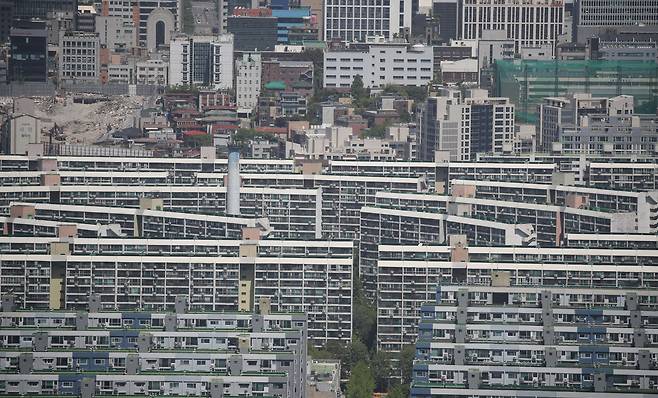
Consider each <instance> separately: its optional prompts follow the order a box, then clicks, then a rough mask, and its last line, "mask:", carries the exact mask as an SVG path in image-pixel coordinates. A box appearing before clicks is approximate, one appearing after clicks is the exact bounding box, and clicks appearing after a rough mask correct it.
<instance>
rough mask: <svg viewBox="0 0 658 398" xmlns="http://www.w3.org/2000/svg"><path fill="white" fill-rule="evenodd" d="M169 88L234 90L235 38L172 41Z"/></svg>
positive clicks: (182, 36) (210, 37) (200, 37)
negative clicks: (171, 86) (172, 86)
mask: <svg viewBox="0 0 658 398" xmlns="http://www.w3.org/2000/svg"><path fill="white" fill-rule="evenodd" d="M169 84H170V85H174V86H175V85H184V86H192V85H194V86H203V87H212V88H214V89H220V88H231V87H233V35H230V34H229V35H221V36H186V35H179V36H176V37H174V38H172V40H171V43H170V55H169Z"/></svg>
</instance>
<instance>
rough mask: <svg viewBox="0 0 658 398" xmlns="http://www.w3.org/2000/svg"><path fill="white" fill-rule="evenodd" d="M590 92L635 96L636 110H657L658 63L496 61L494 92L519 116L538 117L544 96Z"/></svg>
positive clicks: (522, 118) (529, 119)
mask: <svg viewBox="0 0 658 398" xmlns="http://www.w3.org/2000/svg"><path fill="white" fill-rule="evenodd" d="M573 93H591V94H592V96H593V97H607V98H609V97H614V96H616V95H622V94H623V95H632V96H633V97H634V99H635V112H636V113H652V114H653V113H655V112H656V106H657V103H656V100H657V98H658V64H656V63H655V62H642V61H522V60H513V61H497V62H496V64H495V95H496V96H500V97H509V98H510V100H511V101H512V102H513V103H514V104H515V105H516V116H517V119H518V120H520V121H523V122H526V123H534V122H535V121H536V120H537V113H538V112H537V106H538V105H539V104H541V103H542V102H543V99H544V98H545V97H562V96H566V95H568V94H573Z"/></svg>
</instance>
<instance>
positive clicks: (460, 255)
mask: <svg viewBox="0 0 658 398" xmlns="http://www.w3.org/2000/svg"><path fill="white" fill-rule="evenodd" d="M599 236H605V235H599ZM617 236H619V235H617ZM574 238H575V239H578V238H576V237H574ZM579 239H580V240H579V242H583V241H584V239H585V237H583V236H581V237H580V238H579ZM657 262H658V257H656V251H655V250H653V249H650V248H647V249H637V248H626V249H622V248H610V247H599V248H593V249H586V248H582V247H574V248H518V247H474V246H470V245H468V244H465V243H464V238H463V237H459V236H453V237H451V240H450V244H449V245H425V246H418V245H380V246H379V261H378V272H377V289H378V292H379V296H378V310H377V330H378V332H377V340H378V346H379V347H380V349H383V350H387V351H399V350H401V349H402V348H403V347H404V346H405V345H407V344H414V343H415V341H416V337H417V336H418V337H419V344H420V341H422V337H423V333H424V331H425V329H424V328H423V327H424V326H427V325H424V324H423V320H424V315H425V307H424V305H425V304H427V303H431V302H434V301H435V299H436V298H437V297H444V296H443V290H442V291H441V293H440V294H439V293H437V286H438V287H441V288H443V287H444V286H459V287H462V288H467V286H468V289H469V290H470V289H471V287H474V289H480V290H477V291H485V292H486V291H492V290H493V289H495V287H496V286H498V288H499V289H500V291H501V292H505V291H508V290H511V289H518V290H519V291H522V290H525V291H528V292H529V291H533V289H534V291H539V290H540V288H539V287H538V286H541V287H543V288H545V289H551V290H553V289H556V290H560V291H563V292H565V293H569V292H570V290H569V289H574V290H576V291H577V290H578V289H582V291H583V294H590V295H594V294H596V292H598V290H599V289H601V290H605V289H610V290H617V291H618V292H620V293H623V292H624V290H625V289H628V290H634V289H651V288H653V287H654V286H655V283H656V281H655V279H654V276H653V275H654V272H653V270H654V269H653V266H655V264H656V263H657ZM644 267H646V269H645V270H644V271H643V269H644ZM501 283H505V284H506V285H505V286H506V287H501ZM487 289H489V290H487ZM505 289H508V290H505ZM588 289H589V291H588ZM573 294H574V295H578V294H579V293H573ZM602 294H603V293H602ZM522 297H523V296H522ZM606 299H607V298H606ZM522 300H523V298H521V299H519V298H517V299H516V300H514V301H508V302H506V303H507V304H508V305H509V306H512V309H511V311H514V312H519V311H520V309H519V308H514V306H513V305H514V304H519V303H520V302H523V301H522ZM583 300H584V301H585V302H587V299H583ZM596 300H602V299H601V298H597V299H596ZM561 305H563V306H566V305H564V304H561ZM592 305H595V304H594V303H592ZM571 311H573V310H571ZM523 312H526V310H523ZM469 316H470V314H469ZM491 316H493V315H491ZM447 319H454V318H447ZM487 319H491V318H487ZM494 319H495V318H494ZM439 320H440V319H437V321H439ZM475 321H476V320H474V322H475ZM503 322H504V321H503ZM483 330H484V329H483ZM446 337H447V336H446ZM502 338H503V337H501V339H502ZM473 340H474V341H473V342H474V343H475V342H476V341H475V340H477V338H476V337H474V338H473ZM481 343H486V341H481ZM509 343H510V344H515V343H517V342H516V341H515V340H510V342H509ZM451 344H454V341H453V343H451ZM451 358H452V356H451ZM419 359H420V358H419Z"/></svg>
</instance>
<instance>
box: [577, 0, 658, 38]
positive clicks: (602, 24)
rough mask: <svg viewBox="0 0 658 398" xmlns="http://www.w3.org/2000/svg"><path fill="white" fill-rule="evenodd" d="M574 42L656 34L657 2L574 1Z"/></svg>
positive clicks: (657, 21) (649, 0) (645, 0)
mask: <svg viewBox="0 0 658 398" xmlns="http://www.w3.org/2000/svg"><path fill="white" fill-rule="evenodd" d="M574 25H575V26H574V31H575V39H577V40H578V42H580V43H585V42H586V41H587V39H588V38H590V37H593V36H598V35H601V34H607V31H612V32H615V34H621V33H630V34H633V33H639V34H644V33H648V34H650V35H652V36H653V37H654V38H655V37H656V34H657V33H658V1H656V0H638V1H628V2H619V1H615V0H598V1H594V0H574Z"/></svg>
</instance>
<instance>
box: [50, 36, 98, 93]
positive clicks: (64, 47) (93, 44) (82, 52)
mask: <svg viewBox="0 0 658 398" xmlns="http://www.w3.org/2000/svg"><path fill="white" fill-rule="evenodd" d="M59 48H60V51H59V71H58V73H59V81H60V82H69V83H73V84H75V83H76V82H78V83H80V82H98V81H99V79H100V60H99V57H100V41H99V37H98V33H86V32H61V33H60V38H59Z"/></svg>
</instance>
